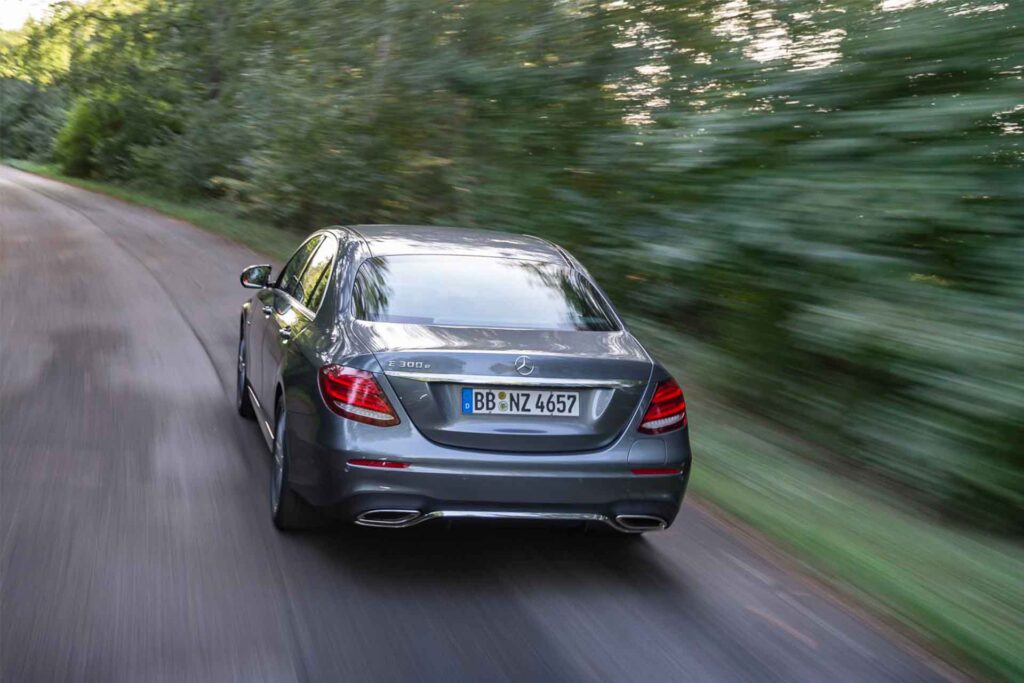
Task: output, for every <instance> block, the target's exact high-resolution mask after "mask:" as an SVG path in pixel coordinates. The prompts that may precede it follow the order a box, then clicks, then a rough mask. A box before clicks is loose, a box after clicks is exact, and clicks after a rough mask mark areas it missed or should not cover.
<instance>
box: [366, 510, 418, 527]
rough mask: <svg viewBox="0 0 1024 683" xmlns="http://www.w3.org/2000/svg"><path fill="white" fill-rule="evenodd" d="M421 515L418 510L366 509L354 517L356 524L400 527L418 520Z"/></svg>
mask: <svg viewBox="0 0 1024 683" xmlns="http://www.w3.org/2000/svg"><path fill="white" fill-rule="evenodd" d="M421 515H422V513H420V511H419V510H390V509H383V510H367V511H366V512H364V513H362V514H360V515H359V516H358V517H356V524H360V525H362V526H382V527H391V528H400V527H404V526H412V525H413V524H415V523H416V522H417V521H419V519H420V517H421Z"/></svg>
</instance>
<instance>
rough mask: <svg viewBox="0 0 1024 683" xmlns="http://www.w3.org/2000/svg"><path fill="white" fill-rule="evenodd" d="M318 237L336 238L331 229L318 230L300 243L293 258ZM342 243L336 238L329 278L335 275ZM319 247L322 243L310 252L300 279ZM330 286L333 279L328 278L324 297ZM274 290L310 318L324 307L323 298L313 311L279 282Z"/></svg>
mask: <svg viewBox="0 0 1024 683" xmlns="http://www.w3.org/2000/svg"><path fill="white" fill-rule="evenodd" d="M317 237H323V238H324V239H331V238H334V235H332V234H331V233H330V232H329V231H326V230H323V231H318V232H315V233H313V234H312V235H310V236H309V237H308V238H306V240H305V241H303V243H302V244H300V245H299V246H298V248H297V249H296V250H295V253H293V254H292V258H295V254H297V253H299V249H302V248H303V247H304V246H306V245H307V244H309V243H310V242H311V241H312V240H314V239H316V238H317ZM340 244H341V242H340V240H338V239H337V238H334V254H333V255H332V256H331V263H330V265H328V267H327V268H326V271H327V272H328V273H329V275H328V278H330V277H333V275H334V266H335V263H336V262H337V259H338V250H339V249H340ZM319 248H320V245H317V246H316V247H314V248H313V251H312V252H310V254H309V258H308V259H306V263H305V264H304V265H303V267H302V272H300V273H299V275H298V279H302V276H303V275H305V274H306V269H307V268H309V262H310V261H311V260H312V259H313V255H314V254H315V253H316V250H317V249H319ZM288 263H291V259H288ZM288 263H286V264H285V267H284V269H282V270H281V275H284V270H285V269H287V268H288ZM321 277H323V276H322V275H321ZM278 278H279V279H280V276H278ZM319 282H320V281H319V280H317V284H319ZM330 286H331V281H330V279H328V280H327V284H326V285H324V292H325V297H324V298H326V291H327V287H330ZM274 290H275V291H276V292H279V293H280V294H283V295H284V296H286V297H287V298H288V301H289V302H290V303H291V305H292V308H296V309H298V310H299V312H300V313H302V314H303V315H305V317H306V318H308V319H309V320H313V319H314V318H316V316H317V314H318V313H319V312H320V309H321V308H323V303H324V302H323V299H321V300H320V305H319V306H317V308H316V310H315V311H311V310H310V309H309V308H307V307H306V304H304V303H303V302H301V301H299V300H298V299H296V298H295V297H294V296H292V294H291V292H289V291H287V290H285V289H282V288H281V287H278V286H277V283H275V284H274Z"/></svg>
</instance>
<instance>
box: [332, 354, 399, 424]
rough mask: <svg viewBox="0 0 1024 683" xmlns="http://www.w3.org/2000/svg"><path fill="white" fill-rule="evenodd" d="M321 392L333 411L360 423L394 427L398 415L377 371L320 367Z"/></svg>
mask: <svg viewBox="0 0 1024 683" xmlns="http://www.w3.org/2000/svg"><path fill="white" fill-rule="evenodd" d="M320 391H321V393H323V395H324V402H325V403H327V407H328V408H330V409H331V410H332V411H333V412H335V413H337V414H338V415H341V416H342V417H347V418H348V419H350V420H355V421H356V422H365V423H366V424H371V425H377V426H378V427H390V426H392V425H396V424H398V415H397V414H396V413H395V409H394V408H392V407H391V402H390V401H388V397H387V396H385V395H384V390H383V389H381V388H380V384H378V383H377V380H376V378H374V376H373V373H370V372H367V371H366V370H357V369H355V368H348V367H345V366H344V365H334V364H331V365H325V366H323V367H322V368H320Z"/></svg>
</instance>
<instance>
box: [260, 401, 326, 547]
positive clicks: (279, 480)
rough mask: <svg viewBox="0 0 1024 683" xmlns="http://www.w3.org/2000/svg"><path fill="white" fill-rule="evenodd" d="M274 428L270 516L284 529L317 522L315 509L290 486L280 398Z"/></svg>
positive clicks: (305, 527)
mask: <svg viewBox="0 0 1024 683" xmlns="http://www.w3.org/2000/svg"><path fill="white" fill-rule="evenodd" d="M276 414H277V423H276V425H275V428H274V460H273V462H272V463H271V472H270V516H271V519H272V520H273V522H274V526H275V527H277V528H278V529H280V530H281V531H298V530H300V529H308V528H310V527H312V526H315V525H316V521H317V516H316V513H315V511H314V510H313V509H312V508H311V507H310V506H309V504H308V503H306V501H304V500H302V498H300V497H299V494H297V493H295V492H294V491H292V490H291V488H290V487H289V486H288V433H287V431H286V428H287V424H288V423H287V419H288V418H287V413H286V411H285V408H284V399H281V398H279V399H278V400H277V410H276Z"/></svg>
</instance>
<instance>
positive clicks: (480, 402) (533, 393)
mask: <svg viewBox="0 0 1024 683" xmlns="http://www.w3.org/2000/svg"><path fill="white" fill-rule="evenodd" d="M462 414H463V415H538V416H555V417H579V414H580V394H579V392H578V391H546V390H545V391H537V390H532V389H481V388H477V387H463V388H462Z"/></svg>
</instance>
